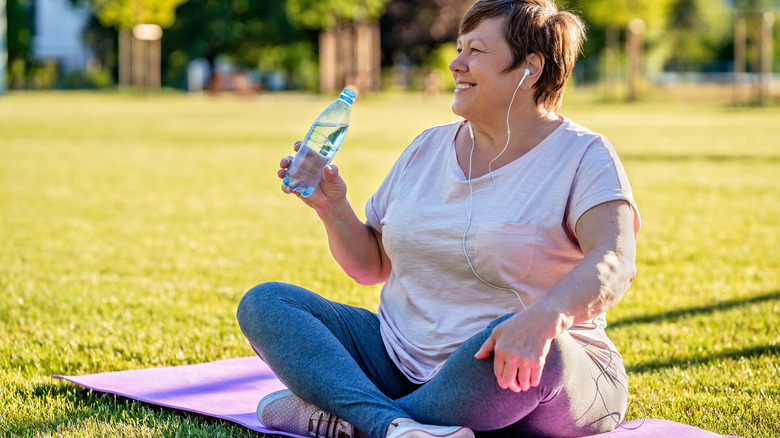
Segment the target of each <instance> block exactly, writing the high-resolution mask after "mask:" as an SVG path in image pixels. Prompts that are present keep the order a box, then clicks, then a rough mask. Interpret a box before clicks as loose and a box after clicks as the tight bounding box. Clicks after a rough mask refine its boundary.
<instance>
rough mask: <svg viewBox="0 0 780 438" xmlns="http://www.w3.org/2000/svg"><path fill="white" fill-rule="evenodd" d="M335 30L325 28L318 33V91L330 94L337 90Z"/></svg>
mask: <svg viewBox="0 0 780 438" xmlns="http://www.w3.org/2000/svg"><path fill="white" fill-rule="evenodd" d="M336 52H337V44H336V31H335V30H334V29H325V30H323V31H322V32H321V33H320V91H321V92H322V93H326V94H330V93H333V92H335V91H336V90H337V88H338V84H337V79H336V78H337V76H338V72H337V67H336V66H337V63H338V61H337V59H338V55H337V53H336Z"/></svg>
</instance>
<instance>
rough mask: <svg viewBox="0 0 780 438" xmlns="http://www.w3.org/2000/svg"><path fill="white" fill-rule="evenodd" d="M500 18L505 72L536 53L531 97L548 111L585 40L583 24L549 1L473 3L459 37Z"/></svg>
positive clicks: (482, 0) (555, 106) (481, 0)
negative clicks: (508, 57) (539, 62)
mask: <svg viewBox="0 0 780 438" xmlns="http://www.w3.org/2000/svg"><path fill="white" fill-rule="evenodd" d="M493 17H503V18H504V39H506V41H507V43H508V44H509V47H510V50H511V51H512V63H511V64H510V66H509V67H508V68H507V70H506V71H511V70H514V69H515V68H517V67H519V66H520V65H521V64H522V63H523V61H525V59H526V57H528V55H530V54H532V53H537V54H539V55H540V56H542V57H543V58H544V69H543V70H542V73H541V75H540V77H539V80H538V81H537V82H536V84H535V88H536V92H535V93H534V98H535V99H536V103H537V105H538V104H540V103H541V104H542V105H543V106H544V107H545V108H547V109H548V110H551V111H557V110H558V109H559V108H560V106H561V102H562V100H563V92H564V89H565V88H566V82H567V81H568V79H569V76H571V72H572V70H573V69H574V62H575V61H576V59H577V55H579V53H580V51H581V50H582V43H583V41H584V40H585V24H584V23H583V22H582V20H581V19H580V18H579V17H578V16H576V15H574V14H572V13H570V12H566V11H559V10H558V8H557V7H556V6H555V3H554V1H553V0H477V2H476V3H474V4H473V5H472V6H471V8H469V10H468V11H466V14H465V15H464V16H463V19H462V20H461V23H460V34H461V35H463V34H464V33H468V32H470V31H472V30H474V29H475V28H476V27H477V26H478V25H479V23H480V22H482V20H484V19H486V18H493Z"/></svg>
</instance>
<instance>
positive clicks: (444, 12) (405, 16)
mask: <svg viewBox="0 0 780 438" xmlns="http://www.w3.org/2000/svg"><path fill="white" fill-rule="evenodd" d="M472 3H474V0H451V1H448V0H391V1H390V2H389V3H387V11H386V12H385V14H384V15H383V16H382V19H381V21H380V25H381V30H382V53H383V55H384V58H385V61H386V63H392V62H403V61H402V60H404V59H406V60H408V62H409V63H411V64H420V63H423V62H424V61H425V60H426V59H427V58H428V57H429V56H430V55H431V53H432V52H433V51H434V50H435V49H436V48H437V47H438V46H440V45H442V44H451V43H454V42H455V40H456V39H457V37H458V26H459V25H460V19H461V17H463V14H464V13H465V12H466V10H467V9H468V8H469V6H471V4H472Z"/></svg>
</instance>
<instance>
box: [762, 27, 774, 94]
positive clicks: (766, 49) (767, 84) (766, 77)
mask: <svg viewBox="0 0 780 438" xmlns="http://www.w3.org/2000/svg"><path fill="white" fill-rule="evenodd" d="M760 19H761V40H760V49H759V50H760V52H761V61H760V62H761V70H760V73H759V87H758V103H759V104H762V105H763V104H765V103H766V102H767V101H768V100H769V99H770V98H771V97H772V46H773V44H772V39H773V32H772V31H773V27H774V24H775V16H774V14H772V13H771V12H766V13H763V14H761V16H760Z"/></svg>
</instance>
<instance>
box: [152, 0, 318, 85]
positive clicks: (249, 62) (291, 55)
mask: <svg viewBox="0 0 780 438" xmlns="http://www.w3.org/2000/svg"><path fill="white" fill-rule="evenodd" d="M314 38H316V36H314V35H311V34H308V33H307V32H305V31H303V30H301V29H300V28H298V27H297V26H296V25H295V24H293V23H292V22H291V20H290V19H289V18H288V16H287V11H286V9H285V1H250V0H189V1H188V2H187V3H184V4H183V5H181V6H179V8H178V9H177V10H176V22H175V23H174V24H173V25H172V26H171V28H170V29H168V31H167V32H166V35H165V38H164V40H163V45H164V47H163V53H164V54H165V56H164V58H165V59H166V66H167V78H168V80H169V81H175V80H176V79H177V78H180V77H182V74H183V72H184V70H185V69H186V68H187V64H188V63H189V61H191V60H193V59H196V58H204V59H206V60H207V61H208V64H209V66H210V68H211V70H212V71H213V70H214V67H215V65H216V60H217V57H218V56H219V55H224V56H227V57H228V58H229V60H230V61H231V62H232V63H233V64H234V65H236V66H237V67H239V68H246V69H256V68H258V67H260V66H263V67H265V68H266V69H275V68H279V69H281V70H283V71H284V72H285V74H287V76H288V78H289V79H290V80H291V81H293V83H292V84H291V86H305V83H306V82H307V81H308V82H310V81H311V78H309V76H312V75H314V77H315V78H316V67H315V65H316V60H315V59H314V58H315V57H314V48H313V45H312V44H311V41H312V40H313V39H314ZM312 69H313V73H312V71H311V70H312Z"/></svg>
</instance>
